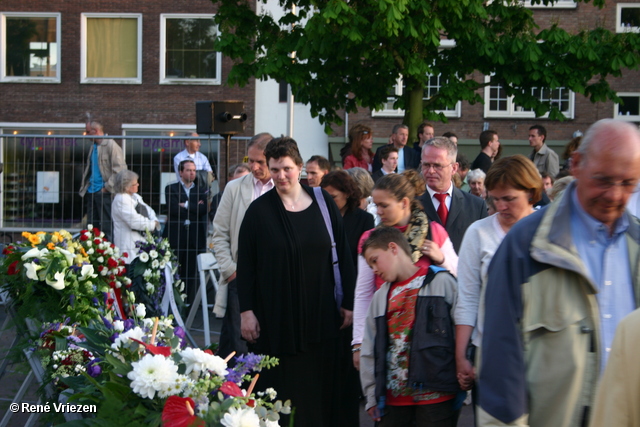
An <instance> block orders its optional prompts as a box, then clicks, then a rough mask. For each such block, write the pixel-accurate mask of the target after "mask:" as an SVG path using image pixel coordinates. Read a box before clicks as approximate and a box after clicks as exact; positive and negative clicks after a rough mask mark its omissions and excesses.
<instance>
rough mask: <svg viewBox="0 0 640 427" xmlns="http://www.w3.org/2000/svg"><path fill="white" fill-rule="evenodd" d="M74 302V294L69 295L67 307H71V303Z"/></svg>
mask: <svg viewBox="0 0 640 427" xmlns="http://www.w3.org/2000/svg"><path fill="white" fill-rule="evenodd" d="M75 300H76V296H75V295H74V294H71V295H69V305H70V306H71V307H73V303H74V302H75Z"/></svg>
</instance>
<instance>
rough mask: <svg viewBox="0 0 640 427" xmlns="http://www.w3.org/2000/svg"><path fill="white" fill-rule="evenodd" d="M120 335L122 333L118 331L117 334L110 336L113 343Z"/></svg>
mask: <svg viewBox="0 0 640 427" xmlns="http://www.w3.org/2000/svg"><path fill="white" fill-rule="evenodd" d="M119 336H120V334H119V333H118V332H116V333H115V334H113V335H111V336H110V337H109V341H111V342H112V343H114V342H116V339H117V338H118V337H119Z"/></svg>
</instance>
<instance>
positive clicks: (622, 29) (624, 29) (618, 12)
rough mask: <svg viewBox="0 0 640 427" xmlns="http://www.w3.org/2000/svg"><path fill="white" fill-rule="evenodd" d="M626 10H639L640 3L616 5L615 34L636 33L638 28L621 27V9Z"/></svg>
mask: <svg viewBox="0 0 640 427" xmlns="http://www.w3.org/2000/svg"><path fill="white" fill-rule="evenodd" d="M626 8H635V9H638V8H640V3H618V4H617V5H616V33H638V32H640V27H623V26H622V23H621V22H620V21H621V20H622V9H626Z"/></svg>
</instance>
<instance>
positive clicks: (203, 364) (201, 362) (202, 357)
mask: <svg viewBox="0 0 640 427" xmlns="http://www.w3.org/2000/svg"><path fill="white" fill-rule="evenodd" d="M180 356H181V357H182V361H183V362H184V363H185V364H186V365H187V370H186V371H185V374H188V373H190V372H191V371H194V372H195V373H200V372H202V371H213V372H214V373H215V374H216V375H219V376H221V377H223V376H225V375H227V374H228V372H227V362H225V361H224V359H223V358H221V357H219V356H214V355H213V354H209V353H205V352H204V351H202V350H200V349H199V348H191V347H188V348H185V349H184V350H182V351H181V352H180Z"/></svg>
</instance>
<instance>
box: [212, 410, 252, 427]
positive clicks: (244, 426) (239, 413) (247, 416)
mask: <svg viewBox="0 0 640 427" xmlns="http://www.w3.org/2000/svg"><path fill="white" fill-rule="evenodd" d="M220 423H222V425H223V426H224V427H258V426H259V425H260V418H259V417H258V414H256V413H255V411H254V410H253V408H244V409H238V408H229V412H227V413H226V414H224V418H222V419H221V420H220Z"/></svg>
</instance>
